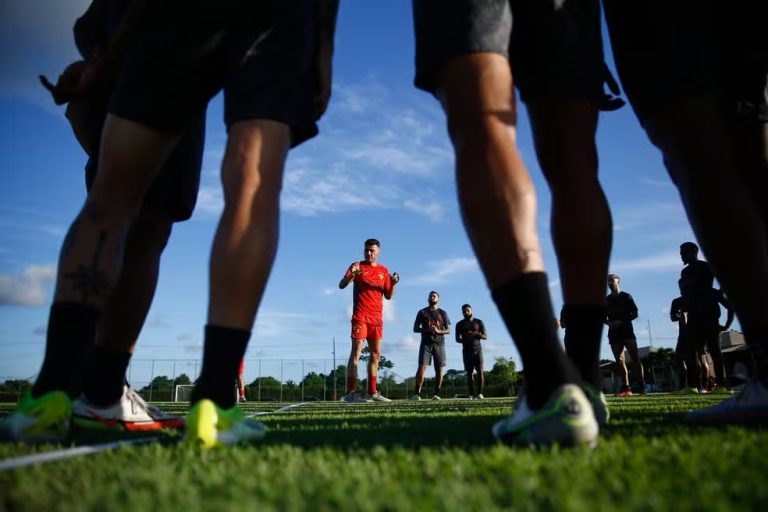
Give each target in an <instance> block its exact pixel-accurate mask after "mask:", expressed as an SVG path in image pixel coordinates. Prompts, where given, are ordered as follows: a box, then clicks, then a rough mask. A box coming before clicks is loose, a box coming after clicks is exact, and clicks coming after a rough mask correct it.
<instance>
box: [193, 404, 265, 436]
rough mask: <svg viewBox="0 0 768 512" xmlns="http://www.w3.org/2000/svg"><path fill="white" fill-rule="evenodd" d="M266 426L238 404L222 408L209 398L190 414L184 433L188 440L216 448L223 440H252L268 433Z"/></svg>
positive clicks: (195, 406) (194, 407)
mask: <svg viewBox="0 0 768 512" xmlns="http://www.w3.org/2000/svg"><path fill="white" fill-rule="evenodd" d="M265 433H266V429H265V428H264V425H262V424H261V423H259V422H258V421H256V420H254V419H252V418H247V417H246V416H245V414H244V413H243V411H242V410H241V409H239V408H237V407H232V408H230V409H222V408H221V407H219V406H218V405H216V404H214V403H213V401H211V400H209V399H203V400H200V401H199V402H197V403H196V404H195V405H193V406H192V409H190V411H189V414H188V415H187V430H186V434H185V436H184V438H185V441H186V442H187V443H188V444H195V445H200V446H202V447H203V448H212V447H214V446H218V445H222V444H238V443H249V442H251V441H256V440H258V439H261V438H263V437H264V434H265Z"/></svg>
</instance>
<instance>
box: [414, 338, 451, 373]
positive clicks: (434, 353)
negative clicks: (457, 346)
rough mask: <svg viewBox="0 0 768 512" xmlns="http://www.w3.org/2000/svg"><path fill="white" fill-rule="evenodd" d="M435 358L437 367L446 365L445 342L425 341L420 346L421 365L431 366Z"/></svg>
mask: <svg viewBox="0 0 768 512" xmlns="http://www.w3.org/2000/svg"><path fill="white" fill-rule="evenodd" d="M432 358H434V359H435V368H442V367H444V366H445V343H424V342H422V343H421V345H420V346H419V365H421V366H429V365H430V364H432Z"/></svg>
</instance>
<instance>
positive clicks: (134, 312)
mask: <svg viewBox="0 0 768 512" xmlns="http://www.w3.org/2000/svg"><path fill="white" fill-rule="evenodd" d="M172 226H173V219H171V218H170V216H168V215H165V214H161V213H159V212H154V211H148V210H146V209H142V211H141V213H140V214H139V217H138V219H137V220H136V223H135V224H134V225H133V227H131V229H130V231H129V232H128V238H127V240H126V244H125V256H124V258H123V267H122V272H121V273H120V278H119V279H118V281H117V283H116V284H115V288H114V290H113V293H112V296H111V297H110V299H109V301H108V302H107V304H106V307H105V309H104V312H103V314H102V317H101V319H100V322H99V326H98V331H97V335H96V346H100V347H104V348H107V349H109V350H112V351H115V352H129V353H133V351H134V348H135V346H136V340H137V338H138V336H139V333H140V332H141V328H142V326H143V325H144V321H145V320H146V317H147V313H148V312H149V308H150V306H151V305H152V299H153V298H154V295H155V289H156V287H157V279H158V274H159V270H160V257H161V255H162V253H163V250H164V249H165V246H166V244H167V243H168V238H169V237H170V235H171V229H172Z"/></svg>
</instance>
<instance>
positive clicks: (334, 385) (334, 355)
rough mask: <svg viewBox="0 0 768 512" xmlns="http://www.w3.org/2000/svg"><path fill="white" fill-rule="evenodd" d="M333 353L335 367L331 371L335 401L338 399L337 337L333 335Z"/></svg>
mask: <svg viewBox="0 0 768 512" xmlns="http://www.w3.org/2000/svg"><path fill="white" fill-rule="evenodd" d="M331 354H333V368H332V369H331V373H332V374H333V401H334V402H335V401H336V337H335V336H334V337H333V350H332V351H331Z"/></svg>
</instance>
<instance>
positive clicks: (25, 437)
mask: <svg viewBox="0 0 768 512" xmlns="http://www.w3.org/2000/svg"><path fill="white" fill-rule="evenodd" d="M71 415H72V401H71V400H70V399H69V396H68V395H67V394H66V393H64V392H63V391H50V392H48V393H45V394H44V395H42V396H41V397H40V398H33V397H32V393H29V392H27V393H25V394H24V396H23V397H22V398H21V401H20V402H19V403H18V405H16V409H14V411H13V412H12V413H11V414H10V415H9V416H8V417H7V418H5V419H4V420H3V421H2V422H0V437H1V438H3V439H8V440H12V441H32V442H59V441H61V440H63V439H64V438H65V437H66V436H67V433H68V432H69V419H70V417H71Z"/></svg>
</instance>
